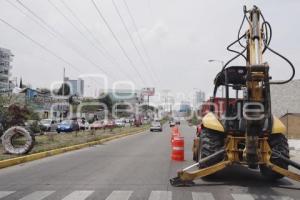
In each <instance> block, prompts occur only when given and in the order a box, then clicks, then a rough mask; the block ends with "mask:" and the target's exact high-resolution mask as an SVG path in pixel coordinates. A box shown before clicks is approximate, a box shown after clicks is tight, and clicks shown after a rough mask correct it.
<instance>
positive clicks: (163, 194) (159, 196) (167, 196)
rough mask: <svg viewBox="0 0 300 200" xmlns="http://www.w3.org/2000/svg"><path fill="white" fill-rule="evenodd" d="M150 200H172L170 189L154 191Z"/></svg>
mask: <svg viewBox="0 0 300 200" xmlns="http://www.w3.org/2000/svg"><path fill="white" fill-rule="evenodd" d="M149 200H172V192H170V191H152V192H151V194H150V197H149Z"/></svg>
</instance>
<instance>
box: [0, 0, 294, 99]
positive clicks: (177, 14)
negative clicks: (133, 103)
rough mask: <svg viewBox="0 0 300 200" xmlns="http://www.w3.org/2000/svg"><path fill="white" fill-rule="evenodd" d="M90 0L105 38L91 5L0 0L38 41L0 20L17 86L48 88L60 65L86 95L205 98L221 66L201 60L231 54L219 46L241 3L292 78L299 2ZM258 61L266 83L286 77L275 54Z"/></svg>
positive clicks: (74, 0) (11, 19) (7, 15)
mask: <svg viewBox="0 0 300 200" xmlns="http://www.w3.org/2000/svg"><path fill="white" fill-rule="evenodd" d="M18 1H19V2H18ZM94 1H95V3H96V5H97V6H98V8H99V10H100V11H101V14H102V15H103V16H104V18H105V20H106V23H107V24H108V25H109V27H110V29H111V30H112V32H113V33H112V32H111V31H110V30H109V29H108V28H107V26H106V24H105V22H104V21H103V19H102V18H101V17H100V16H99V13H98V12H97V10H96V9H95V7H94V6H93V2H92V1H91V0H84V1H83V0H0V9H1V12H0V18H1V19H2V20H4V21H5V22H7V23H9V24H10V25H12V26H14V27H15V28H17V29H18V30H20V31H22V33H24V34H25V35H26V36H28V37H30V38H31V39H33V40H34V41H36V42H38V44H36V43H34V42H32V41H30V39H28V38H25V37H24V36H23V35H21V34H20V33H19V32H16V31H15V30H13V29H12V28H11V27H9V26H8V25H7V24H4V23H3V22H2V21H0V32H1V37H0V47H3V48H7V49H10V50H11V51H12V53H13V54H14V59H13V62H12V65H13V69H12V77H17V78H18V79H20V77H22V79H23V83H26V84H30V85H32V86H33V87H47V88H50V87H52V86H53V85H55V84H56V85H57V81H61V80H62V76H63V75H62V74H63V68H65V69H66V75H67V76H68V77H70V78H71V79H76V78H78V77H81V78H83V79H84V80H85V82H86V84H85V85H86V88H85V89H86V94H87V95H93V94H96V93H97V91H99V90H100V89H102V88H103V87H104V86H105V85H108V86H107V87H110V88H113V87H116V88H118V87H120V88H121V87H135V88H136V89H140V88H143V87H155V88H156V90H157V91H169V92H171V93H173V96H181V97H180V98H182V99H185V98H187V97H188V96H189V95H190V94H192V93H193V92H195V90H202V91H205V92H206V94H207V96H209V94H211V92H212V90H213V79H214V77H215V75H216V73H218V72H219V70H220V68H221V64H220V63H218V62H213V63H210V62H208V60H210V59H217V60H224V61H227V60H228V59H230V58H231V57H232V56H233V54H232V53H229V52H227V51H226V46H227V45H228V44H229V43H231V42H232V41H234V40H235V39H236V38H237V31H238V28H239V25H240V23H241V20H242V17H243V12H242V9H243V5H247V6H248V7H249V8H250V7H251V6H252V5H257V6H258V7H259V8H260V9H261V10H262V12H263V14H264V16H265V18H266V20H267V21H269V22H270V23H271V25H272V28H273V40H272V43H271V45H270V46H271V47H272V48H273V49H276V50H278V51H279V52H280V53H282V54H283V55H286V56H287V57H288V58H289V59H290V60H291V61H292V62H293V63H294V65H295V67H296V78H298V79H299V78H300V72H299V70H297V69H298V66H299V64H300V56H299V52H300V46H299V43H300V37H299V36H300V26H299V22H298V21H297V19H300V12H299V8H300V1H297V0H286V1H281V0H264V1H261V0H256V1H255V0H252V1H251V0H247V1H242V0H226V1H220V0H94ZM124 1H125V2H126V4H127V5H128V8H129V10H130V13H131V15H132V17H133V21H132V18H131V17H130V14H129V13H128V10H127V9H126V4H125V3H124ZM114 3H115V5H116V7H117V8H118V10H119V12H120V15H121V17H122V19H123V21H124V23H125V24H126V28H127V30H128V32H129V34H128V32H127V31H126V28H125V27H124V26H123V24H122V21H121V18H120V17H119V15H118V13H117V11H116V9H115V7H114ZM22 4H23V5H25V6H27V7H28V8H29V9H30V10H31V11H33V12H34V14H35V16H33V15H32V13H30V12H28V10H26V9H25V8H24V7H22V6H21V5H22ZM66 5H67V6H66ZM70 10H71V11H72V12H73V13H75V15H73V14H72V12H70ZM36 16H37V17H38V18H39V19H38V18H36ZM75 16H76V17H77V18H76V17H75ZM77 19H79V20H80V22H79V21H78V20H77ZM135 25H136V26H135ZM245 28H246V27H244V29H243V30H245ZM130 37H132V40H133V43H132V40H131V38H130ZM116 39H117V40H116ZM40 44H41V45H42V47H41V46H39V45H40ZM119 45H121V47H120V46H119ZM134 45H136V47H137V49H138V51H137V50H136V49H135V46H134ZM45 48H46V49H47V50H45ZM264 61H267V62H268V63H269V64H270V67H271V71H270V73H271V75H272V77H273V79H276V80H282V79H286V78H288V77H289V68H288V65H286V63H285V62H283V61H282V60H280V59H278V58H277V57H276V56H273V55H272V54H269V53H267V54H266V56H265V57H264ZM234 64H237V65H244V64H245V63H244V61H243V60H237V61H236V62H235V63H234ZM103 72H105V73H103ZM104 74H106V75H105V76H103V75H104ZM117 81H119V82H117ZM128 81H129V82H132V83H134V84H131V83H129V82H128ZM106 82H107V84H106ZM178 98H179V97H178Z"/></svg>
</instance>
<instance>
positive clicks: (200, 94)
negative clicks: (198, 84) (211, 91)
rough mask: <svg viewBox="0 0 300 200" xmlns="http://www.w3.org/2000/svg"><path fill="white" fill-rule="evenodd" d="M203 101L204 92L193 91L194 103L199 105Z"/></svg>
mask: <svg viewBox="0 0 300 200" xmlns="http://www.w3.org/2000/svg"><path fill="white" fill-rule="evenodd" d="M204 101H205V92H202V91H197V92H196V93H195V104H196V105H200V104H202V103H203V102H204Z"/></svg>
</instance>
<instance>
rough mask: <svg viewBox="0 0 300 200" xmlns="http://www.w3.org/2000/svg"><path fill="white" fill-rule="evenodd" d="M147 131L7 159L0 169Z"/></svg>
mask: <svg viewBox="0 0 300 200" xmlns="http://www.w3.org/2000/svg"><path fill="white" fill-rule="evenodd" d="M147 130H148V128H142V129H140V130H136V131H133V132H129V133H122V134H119V135H115V136H111V137H108V138H103V139H100V140H95V141H92V142H86V143H82V144H76V145H72V146H68V147H63V148H58V149H53V150H49V151H43V152H40V153H33V154H30V155H26V156H21V157H16V158H11V159H7V160H1V161H0V169H2V168H6V167H11V166H14V165H18V164H22V163H25V162H29V161H34V160H38V159H41V158H46V157H50V156H54V155H58V154H62V153H65V152H69V151H75V150H78V149H82V148H86V147H90V146H95V145H98V144H102V143H105V142H108V141H111V140H116V139H119V138H123V137H126V136H130V135H136V134H140V133H144V132H145V131H147Z"/></svg>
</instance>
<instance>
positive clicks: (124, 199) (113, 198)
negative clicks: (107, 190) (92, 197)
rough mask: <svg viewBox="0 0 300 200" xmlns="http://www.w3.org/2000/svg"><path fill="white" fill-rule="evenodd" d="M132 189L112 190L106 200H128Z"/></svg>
mask: <svg viewBox="0 0 300 200" xmlns="http://www.w3.org/2000/svg"><path fill="white" fill-rule="evenodd" d="M131 194H132V191H113V192H112V193H111V194H110V195H109V196H108V197H107V198H106V200H128V199H129V198H130V196H131Z"/></svg>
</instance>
